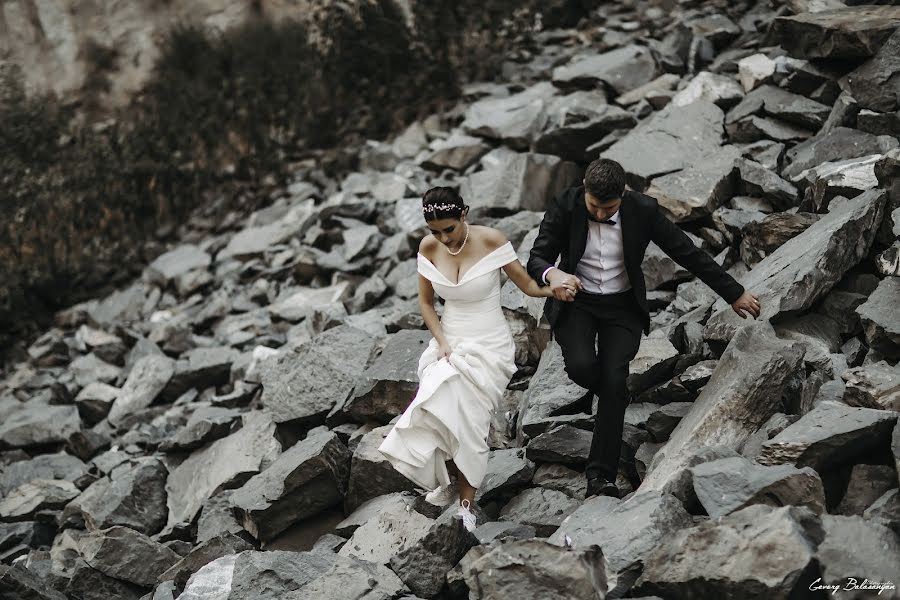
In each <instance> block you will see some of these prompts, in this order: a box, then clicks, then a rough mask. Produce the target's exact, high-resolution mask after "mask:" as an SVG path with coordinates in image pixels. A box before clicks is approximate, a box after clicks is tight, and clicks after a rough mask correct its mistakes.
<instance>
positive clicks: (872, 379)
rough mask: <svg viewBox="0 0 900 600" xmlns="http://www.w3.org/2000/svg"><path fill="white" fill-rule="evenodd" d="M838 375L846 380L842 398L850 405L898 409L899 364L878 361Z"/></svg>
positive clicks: (899, 406) (899, 393)
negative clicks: (893, 364)
mask: <svg viewBox="0 0 900 600" xmlns="http://www.w3.org/2000/svg"><path fill="white" fill-rule="evenodd" d="M840 376H841V378H842V379H843V380H844V381H845V382H847V386H846V391H845V392H844V396H843V400H844V402H846V403H847V404H849V405H850V406H860V407H863V408H874V409H879V410H895V411H900V366H893V367H892V366H891V365H890V364H889V363H887V362H886V361H880V362H877V363H875V364H872V365H866V366H865V367H855V368H853V369H849V370H847V371H844V372H843V373H841V374H840Z"/></svg>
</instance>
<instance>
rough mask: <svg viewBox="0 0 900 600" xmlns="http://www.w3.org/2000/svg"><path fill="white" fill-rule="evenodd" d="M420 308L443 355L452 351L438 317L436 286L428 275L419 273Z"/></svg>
mask: <svg viewBox="0 0 900 600" xmlns="http://www.w3.org/2000/svg"><path fill="white" fill-rule="evenodd" d="M419 310H420V311H421V312H422V318H423V319H424V320H425V325H426V326H427V327H428V331H430V332H431V336H432V337H433V338H434V339H435V341H436V342H437V343H438V346H439V347H440V349H441V356H442V357H443V355H445V354H449V353H450V344H448V343H447V338H445V337H444V330H443V328H442V327H441V319H440V317H438V314H437V311H436V310H434V287H432V285H431V282H430V281H428V279H427V278H426V277H423V276H422V275H419Z"/></svg>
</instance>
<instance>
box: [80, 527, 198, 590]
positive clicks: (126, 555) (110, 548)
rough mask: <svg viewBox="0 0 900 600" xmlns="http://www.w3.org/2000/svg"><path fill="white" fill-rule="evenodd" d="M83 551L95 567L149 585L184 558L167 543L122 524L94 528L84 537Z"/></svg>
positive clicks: (105, 573)
mask: <svg viewBox="0 0 900 600" xmlns="http://www.w3.org/2000/svg"><path fill="white" fill-rule="evenodd" d="M81 553H82V556H83V557H84V560H85V561H86V562H87V563H88V564H89V565H90V566H91V567H92V568H94V569H97V570H98V571H100V572H101V573H103V574H104V575H107V576H109V577H114V578H116V579H121V580H123V581H128V582H130V583H134V584H137V585H142V586H148V587H149V586H152V585H153V584H154V583H156V579H157V578H158V577H159V576H160V575H161V574H162V573H163V572H164V571H166V570H168V569H169V567H171V566H172V565H174V564H175V563H176V562H178V561H179V560H181V557H180V556H179V555H178V554H176V553H175V552H174V551H173V550H171V549H170V548H169V547H168V546H164V545H163V544H160V543H159V542H154V541H153V540H151V539H150V538H148V537H147V536H146V535H144V534H142V533H139V532H137V531H135V530H133V529H129V528H128V527H121V526H115V527H110V528H108V529H102V530H100V531H95V532H93V533H91V534H90V535H88V536H86V537H85V538H83V539H82V540H81Z"/></svg>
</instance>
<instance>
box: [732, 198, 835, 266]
mask: <svg viewBox="0 0 900 600" xmlns="http://www.w3.org/2000/svg"><path fill="white" fill-rule="evenodd" d="M819 218H820V216H819V215H816V214H813V213H799V212H798V213H786V212H785V213H773V214H771V215H766V217H764V218H763V219H762V220H761V221H754V222H751V223H748V224H747V225H745V226H744V228H743V231H742V233H743V239H741V246H740V252H741V260H742V261H744V264H745V265H747V266H748V267H751V268H752V267H755V266H756V265H757V264H758V263H759V262H760V261H762V260H763V259H764V258H766V257H767V256H768V255H770V254H772V252H774V251H775V250H777V249H778V248H780V247H781V246H782V245H783V244H784V243H785V242H787V241H788V240H789V239H791V238H793V237H796V236H797V235H799V234H800V233H802V232H804V231H806V230H807V229H808V228H809V227H810V226H811V225H812V224H813V223H815V222H816V221H818V220H819Z"/></svg>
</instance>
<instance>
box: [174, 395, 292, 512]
mask: <svg viewBox="0 0 900 600" xmlns="http://www.w3.org/2000/svg"><path fill="white" fill-rule="evenodd" d="M274 434H275V422H274V421H272V418H271V416H270V415H267V414H266V413H264V412H263V411H251V412H248V413H245V414H244V416H243V428H241V429H240V430H239V431H238V432H237V433H233V434H231V435H229V436H228V437H226V438H222V439H220V440H216V441H215V442H213V443H212V444H210V445H209V446H207V447H205V448H203V449H202V450H198V451H196V452H194V453H193V454H191V455H190V456H189V457H188V458H187V460H185V461H184V462H182V463H181V464H180V465H178V467H176V468H175V469H173V470H172V471H171V473H169V477H168V479H167V481H166V492H167V493H168V499H167V504H168V507H169V519H168V523H167V527H173V526H175V525H177V524H179V523H185V522H190V521H192V520H193V519H194V517H195V516H196V514H197V511H199V510H200V507H201V506H202V505H203V503H204V502H205V501H206V500H207V499H208V498H210V497H211V496H213V495H215V494H216V492H218V491H219V490H221V489H225V488H233V487H236V486H237V485H240V484H241V483H244V482H245V481H246V480H247V479H249V478H250V477H252V476H253V475H255V474H257V473H259V472H260V471H262V470H264V469H265V468H266V467H268V466H269V465H270V464H272V463H273V462H274V461H275V459H276V458H277V457H278V455H279V454H280V453H281V444H280V443H279V442H278V441H277V440H276V439H275V437H274Z"/></svg>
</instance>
